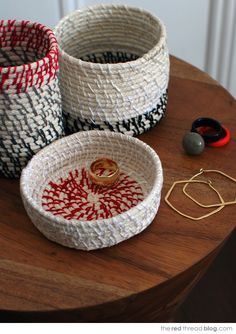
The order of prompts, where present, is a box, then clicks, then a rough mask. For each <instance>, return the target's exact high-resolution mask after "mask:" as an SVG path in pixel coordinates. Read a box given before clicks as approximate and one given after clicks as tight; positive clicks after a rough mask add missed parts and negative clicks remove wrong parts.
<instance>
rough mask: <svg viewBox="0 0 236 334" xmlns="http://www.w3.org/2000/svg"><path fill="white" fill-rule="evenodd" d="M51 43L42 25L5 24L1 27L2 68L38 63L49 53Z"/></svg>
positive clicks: (0, 59)
mask: <svg viewBox="0 0 236 334" xmlns="http://www.w3.org/2000/svg"><path fill="white" fill-rule="evenodd" d="M49 48H50V41H49V36H48V34H47V32H46V31H45V30H44V29H42V26H41V25H40V24H33V23H26V22H24V21H22V22H14V21H8V23H7V22H5V25H2V26H0V66H1V67H9V66H19V65H22V64H28V63H32V62H35V61H38V60H40V59H42V58H44V57H45V56H46V55H47V53H48V52H49Z"/></svg>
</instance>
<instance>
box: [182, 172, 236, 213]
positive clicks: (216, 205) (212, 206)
mask: <svg viewBox="0 0 236 334" xmlns="http://www.w3.org/2000/svg"><path fill="white" fill-rule="evenodd" d="M203 173H218V174H220V175H222V176H224V177H226V178H228V179H230V180H231V181H233V182H235V183H236V179H234V178H233V177H232V176H229V175H228V174H226V173H224V172H221V171H220V170H216V169H200V171H199V172H198V173H197V174H195V175H194V176H192V177H191V178H190V180H194V179H195V178H196V177H197V176H199V175H202V174H203ZM209 182H211V181H209ZM187 187H188V183H186V184H185V186H184V187H183V193H184V194H185V195H186V196H187V197H188V198H190V199H191V200H192V201H193V202H195V203H196V204H198V205H199V206H201V207H202V208H214V207H220V206H222V204H224V206H226V205H232V204H236V199H235V200H234V201H227V202H225V201H223V203H222V202H221V203H215V204H202V203H200V202H199V201H197V200H196V199H195V198H194V197H192V196H191V195H190V194H189V193H188V192H187V191H186V188H187Z"/></svg>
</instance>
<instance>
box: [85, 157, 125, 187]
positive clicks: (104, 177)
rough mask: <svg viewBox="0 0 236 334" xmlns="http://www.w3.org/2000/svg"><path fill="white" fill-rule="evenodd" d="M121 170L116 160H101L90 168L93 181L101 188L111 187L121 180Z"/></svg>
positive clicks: (94, 162) (96, 161) (93, 163)
mask: <svg viewBox="0 0 236 334" xmlns="http://www.w3.org/2000/svg"><path fill="white" fill-rule="evenodd" d="M119 175H120V170H119V167H118V165H117V163H116V162H115V161H114V160H111V159H108V158H100V159H97V160H95V161H93V162H92V163H91V165H90V168H89V177H90V179H91V181H92V182H93V183H95V184H97V185H99V186H111V185H113V184H114V183H115V182H116V181H117V180H118V178H119Z"/></svg>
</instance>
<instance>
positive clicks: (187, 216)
mask: <svg viewBox="0 0 236 334" xmlns="http://www.w3.org/2000/svg"><path fill="white" fill-rule="evenodd" d="M198 175H199V173H198ZM196 176H197V175H194V177H196ZM181 183H187V184H189V183H203V184H207V185H208V186H209V187H210V188H211V189H212V190H214V191H215V192H216V194H217V195H218V197H219V199H220V201H221V206H218V207H217V208H216V209H215V210H213V211H211V212H209V213H207V214H205V215H203V216H200V217H192V216H190V215H187V214H185V213H183V212H181V211H180V210H178V209H177V208H176V207H175V206H174V205H173V204H172V203H171V202H170V201H169V197H170V195H171V193H172V191H173V189H174V187H175V186H176V185H177V184H181ZM165 202H166V203H167V204H168V205H169V206H170V207H171V208H172V209H173V210H174V211H176V212H177V213H178V214H180V215H181V216H183V217H186V218H189V219H192V220H201V219H203V218H206V217H209V216H211V215H213V214H214V213H216V212H218V211H220V210H222V209H223V208H224V200H223V198H222V197H221V195H220V193H219V191H218V190H216V189H215V188H214V187H213V186H212V184H211V182H207V181H202V180H193V179H190V180H182V181H175V182H174V183H173V184H172V186H171V187H170V189H169V191H168V192H167V194H166V196H165Z"/></svg>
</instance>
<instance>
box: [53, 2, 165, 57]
mask: <svg viewBox="0 0 236 334" xmlns="http://www.w3.org/2000/svg"><path fill="white" fill-rule="evenodd" d="M161 33H162V26H161V24H160V22H159V21H158V20H156V19H155V18H154V17H153V16H152V15H150V14H149V13H147V12H142V11H139V10H136V9H134V8H133V9H131V8H130V9H129V10H127V9H125V8H123V7H120V8H119V7H112V8H110V9H109V8H106V7H104V8H103V7H100V8H99V7H97V8H96V9H94V10H90V9H88V10H84V11H82V12H75V13H73V15H72V16H71V18H70V19H68V20H64V21H62V23H61V26H60V28H59V29H58V33H57V39H58V43H59V45H60V47H61V48H62V49H63V50H64V51H65V52H66V53H68V54H69V55H70V56H73V57H75V58H80V59H82V60H85V61H89V62H94V63H118V62H127V61H132V60H135V59H137V58H139V57H141V56H143V55H144V54H145V53H147V52H148V51H150V50H151V49H152V48H153V47H154V46H155V45H156V44H157V43H158V41H159V39H160V36H161Z"/></svg>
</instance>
